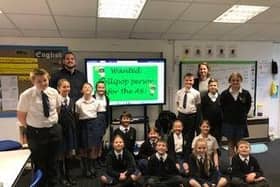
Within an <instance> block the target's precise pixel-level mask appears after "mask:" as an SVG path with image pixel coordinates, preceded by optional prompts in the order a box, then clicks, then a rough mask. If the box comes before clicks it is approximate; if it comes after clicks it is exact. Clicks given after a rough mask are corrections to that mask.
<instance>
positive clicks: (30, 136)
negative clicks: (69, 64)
mask: <svg viewBox="0 0 280 187" xmlns="http://www.w3.org/2000/svg"><path fill="white" fill-rule="evenodd" d="M30 79H31V82H32V84H33V87H31V88H28V89H26V90H25V91H24V92H23V93H21V94H20V98H19V101H18V105H17V118H18V120H19V122H20V123H21V124H22V125H23V126H24V127H25V128H26V135H27V142H28V146H29V148H30V150H31V160H32V162H33V163H34V165H35V170H36V169H41V170H42V172H43V177H42V179H41V180H40V183H39V186H42V187H45V186H46V187H47V186H55V185H56V184H57V172H56V169H57V157H58V154H59V146H60V143H61V139H62V130H61V126H60V125H59V124H58V111H59V107H60V98H59V94H58V92H57V90H55V89H54V88H51V87H49V73H48V72H47V71H46V70H44V69H39V68H36V69H34V70H33V71H32V72H31V73H30Z"/></svg>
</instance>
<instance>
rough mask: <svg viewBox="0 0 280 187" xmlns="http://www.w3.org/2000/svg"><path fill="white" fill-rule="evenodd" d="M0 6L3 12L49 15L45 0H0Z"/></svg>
mask: <svg viewBox="0 0 280 187" xmlns="http://www.w3.org/2000/svg"><path fill="white" fill-rule="evenodd" d="M0 7H1V10H2V11H3V12H4V13H16V14H21V13H22V14H40V15H50V12H49V8H48V6H47V4H46V1H45V0H23V1H18V0H1V1H0Z"/></svg>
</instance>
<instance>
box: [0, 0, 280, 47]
mask: <svg viewBox="0 0 280 187" xmlns="http://www.w3.org/2000/svg"><path fill="white" fill-rule="evenodd" d="M97 3H98V0H24V1H20V0H1V1H0V10H2V11H3V14H0V37H6V36H11V37H51V38H118V39H164V40H165V39H168V40H173V39H175V40H215V41H216V40H217V41H220V40H227V41H228V40H229V41H232V40H234V41H275V42H280V0H147V2H146V4H145V6H144V9H143V11H142V13H141V15H140V17H139V19H137V20H132V19H108V18H97ZM237 3H238V4H250V5H266V6H271V8H270V9H268V10H267V11H265V12H264V13H262V14H260V15H258V16H256V17H254V18H253V19H251V20H250V21H248V22H247V23H245V24H225V23H213V22H212V20H213V19H214V18H216V17H218V16H219V15H221V14H222V13H223V12H224V11H225V10H227V9H228V8H230V7H231V6H232V5H233V4H237Z"/></svg>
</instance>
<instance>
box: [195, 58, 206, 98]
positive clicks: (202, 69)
mask: <svg viewBox="0 0 280 187" xmlns="http://www.w3.org/2000/svg"><path fill="white" fill-rule="evenodd" d="M209 80H210V67H209V65H208V63H207V62H202V63H200V64H198V70H197V78H195V79H194V84H193V88H194V89H196V90H198V91H199V92H200V98H202V97H203V96H204V95H206V94H207V92H208V81H209Z"/></svg>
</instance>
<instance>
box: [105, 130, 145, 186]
mask: <svg viewBox="0 0 280 187" xmlns="http://www.w3.org/2000/svg"><path fill="white" fill-rule="evenodd" d="M112 144H113V150H111V151H110V152H109V153H108V154H107V156H106V173H105V174H104V175H102V176H101V177H100V179H101V183H102V184H104V185H106V184H109V185H115V184H117V185H118V186H119V187H131V186H134V184H133V183H135V182H136V181H137V180H139V178H140V177H141V173H140V172H139V171H138V170H137V169H136V163H135V160H134V157H133V155H132V154H131V153H130V152H129V151H128V150H126V149H124V146H125V145H124V140H123V138H122V137H121V136H119V135H116V136H115V137H113V141H112Z"/></svg>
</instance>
